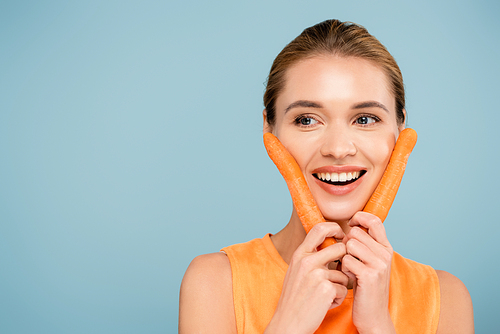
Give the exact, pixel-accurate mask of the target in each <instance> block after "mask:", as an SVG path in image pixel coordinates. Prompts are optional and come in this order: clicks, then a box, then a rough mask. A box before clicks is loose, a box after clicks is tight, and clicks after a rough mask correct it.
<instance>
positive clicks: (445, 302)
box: [436, 270, 474, 334]
mask: <svg viewBox="0 0 500 334" xmlns="http://www.w3.org/2000/svg"><path fill="white" fill-rule="evenodd" d="M436 273H437V276H438V278H439V288H440V291H441V311H440V316H439V325H438V330H437V333H439V334H443V333H474V312H473V309H472V300H471V297H470V294H469V291H468V290H467V288H466V287H465V285H464V283H462V281H461V280H460V279H458V278H457V277H455V276H454V275H452V274H450V273H448V272H446V271H442V270H436Z"/></svg>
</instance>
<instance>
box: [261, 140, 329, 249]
mask: <svg viewBox="0 0 500 334" xmlns="http://www.w3.org/2000/svg"><path fill="white" fill-rule="evenodd" d="M264 146H265V147H266V150H267V154H268V155H269V157H270V158H271V160H272V161H273V162H274V164H275V165H276V167H278V170H279V172H280V173H281V175H282V176H283V178H284V179H285V182H286V184H287V186H288V191H290V195H291V196H292V201H293V205H294V206H295V210H296V211H297V215H298V216H299V219H300V222H301V223H302V226H304V229H305V230H306V233H309V231H310V230H311V229H312V228H313V226H314V225H316V224H318V223H322V222H325V218H323V215H322V214H321V211H320V210H319V208H318V205H317V204H316V201H315V200H314V197H313V196H312V194H311V191H310V190H309V187H308V186H307V182H306V179H305V178H304V175H303V174H302V171H301V170H300V167H299V165H298V164H297V162H296V161H295V159H294V158H293V157H292V155H291V154H290V153H289V152H288V151H287V149H286V148H285V146H283V144H281V142H280V141H279V140H278V138H276V137H275V136H274V135H273V134H272V133H270V132H267V133H264ZM334 243H335V239H334V238H328V239H327V240H325V241H324V242H323V244H321V246H320V247H319V248H320V249H322V248H324V247H326V246H329V245H332V244H334Z"/></svg>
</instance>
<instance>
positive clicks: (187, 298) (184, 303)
mask: <svg viewBox="0 0 500 334" xmlns="http://www.w3.org/2000/svg"><path fill="white" fill-rule="evenodd" d="M179 333H236V321H235V317H234V306H233V292H232V278H231V265H230V263H229V259H228V258H227V256H226V254H224V253H222V252H219V253H211V254H205V255H200V256H198V257H196V258H195V259H194V260H193V261H192V262H191V264H190V265H189V267H188V269H187V270H186V273H185V274H184V278H183V279H182V283H181V291H180V296H179Z"/></svg>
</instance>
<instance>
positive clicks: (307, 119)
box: [294, 115, 319, 127]
mask: <svg viewBox="0 0 500 334" xmlns="http://www.w3.org/2000/svg"><path fill="white" fill-rule="evenodd" d="M294 123H295V124H296V125H298V126H302V127H310V126H313V125H315V124H318V123H319V122H318V121H317V120H315V119H314V118H313V117H311V116H308V115H300V116H297V117H296V118H295V120H294Z"/></svg>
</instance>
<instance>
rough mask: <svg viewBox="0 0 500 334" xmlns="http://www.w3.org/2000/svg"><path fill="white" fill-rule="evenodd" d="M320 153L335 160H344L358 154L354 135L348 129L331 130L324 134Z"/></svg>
mask: <svg viewBox="0 0 500 334" xmlns="http://www.w3.org/2000/svg"><path fill="white" fill-rule="evenodd" d="M320 152H321V154H322V155H323V156H331V157H333V158H335V159H344V158H346V157H348V156H353V155H355V154H356V152H357V149H356V145H354V141H353V138H352V135H350V134H349V131H348V130H346V129H339V128H336V129H329V130H328V131H326V132H325V134H324V139H323V142H322V145H321V149H320Z"/></svg>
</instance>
